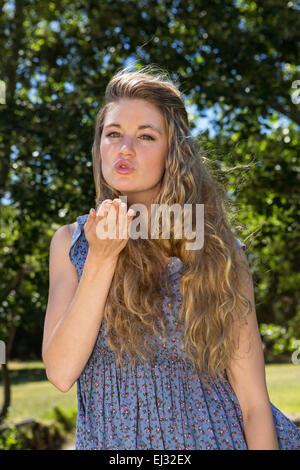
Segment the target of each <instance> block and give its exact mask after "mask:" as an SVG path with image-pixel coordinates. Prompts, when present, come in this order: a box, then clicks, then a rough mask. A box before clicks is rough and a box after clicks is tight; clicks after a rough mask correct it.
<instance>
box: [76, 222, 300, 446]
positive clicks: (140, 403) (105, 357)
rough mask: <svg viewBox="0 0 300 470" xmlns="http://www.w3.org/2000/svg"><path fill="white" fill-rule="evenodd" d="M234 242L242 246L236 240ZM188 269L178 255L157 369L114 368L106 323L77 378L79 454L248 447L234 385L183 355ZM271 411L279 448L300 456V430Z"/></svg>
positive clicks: (80, 259) (83, 249)
mask: <svg viewBox="0 0 300 470" xmlns="http://www.w3.org/2000/svg"><path fill="white" fill-rule="evenodd" d="M87 217H88V214H85V215H82V216H79V217H77V222H78V224H77V228H76V230H75V231H74V233H73V238H72V242H71V246H70V253H69V256H70V259H71V262H72V263H73V264H74V266H75V267H76V269H77V272H78V281H79V280H80V278H81V275H82V271H83V267H84V263H85V259H86V256H87V252H88V242H87V240H86V238H85V234H84V230H83V226H84V224H85V222H86V220H87ZM237 243H238V245H239V246H243V247H244V246H245V245H244V244H242V243H241V242H240V241H239V240H238V239H237ZM183 267H184V264H183V262H182V261H181V260H180V259H179V258H175V257H173V258H171V260H170V261H169V264H168V265H167V267H166V269H165V271H164V274H163V275H167V276H168V282H169V283H170V290H171V292H172V293H173V294H174V295H175V297H173V298H172V302H173V304H172V309H170V306H171V304H170V302H171V298H170V297H167V295H165V293H164V292H162V293H163V294H164V301H163V303H162V305H161V308H162V309H163V311H164V313H165V316H166V322H167V323H166V326H167V331H168V334H169V335H168V338H167V341H166V343H165V344H163V343H162V342H161V344H160V347H159V349H158V351H157V356H156V357H157V359H156V361H155V362H154V363H153V362H152V363H148V362H145V361H142V360H141V361H137V363H136V365H135V367H134V369H133V370H131V368H130V367H128V368H127V367H125V369H124V366H123V367H121V366H118V367H117V366H116V363H115V353H114V352H113V351H112V350H111V348H110V347H109V346H108V344H107V339H106V321H105V319H104V320H103V321H102V324H101V327H100V330H99V334H98V337H97V340H96V343H95V346H94V349H93V351H92V354H91V355H90V357H89V359H88V361H87V364H86V366H85V368H84V369H83V371H82V373H81V375H80V376H79V378H78V380H77V397H78V410H77V426H76V444H75V447H76V450H86V449H90V450H133V449H149V450H151V449H152V450H165V449H168V450H203V449H204V450H205V449H214V450H215V449H220V450H221V449H237V450H240V449H245V450H246V449H247V444H246V440H245V435H244V432H243V419H242V412H241V408H240V405H239V402H238V400H237V398H236V395H235V393H234V391H233V389H232V387H231V385H230V383H229V381H228V380H225V381H223V380H222V381H212V380H210V379H209V380H205V381H203V380H202V378H200V377H199V375H197V373H195V372H193V371H192V364H191V362H190V360H189V359H188V358H187V356H185V354H184V351H183V350H182V349H181V336H182V333H183V325H182V324H181V325H180V322H179V321H178V317H179V311H180V306H181V302H182V297H181V293H180V289H179V280H180V274H181V272H182V269H183ZM174 299H175V300H174ZM171 312H173V313H171ZM178 326H179V327H178ZM180 326H181V327H180ZM271 408H272V412H273V417H274V423H275V427H276V432H277V437H278V442H279V446H280V449H281V450H287V449H298V450H300V430H299V429H298V428H297V427H296V426H295V425H294V423H293V422H292V421H290V420H289V419H288V418H287V417H286V416H285V415H284V414H283V413H282V412H281V411H280V410H278V409H277V408H276V407H275V406H274V405H273V404H271Z"/></svg>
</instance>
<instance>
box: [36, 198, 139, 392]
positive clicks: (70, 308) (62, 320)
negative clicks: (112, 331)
mask: <svg viewBox="0 0 300 470" xmlns="http://www.w3.org/2000/svg"><path fill="white" fill-rule="evenodd" d="M108 201H110V200H108ZM120 202H121V201H120ZM102 209H103V210H102ZM119 210H120V205H119V203H118V202H117V200H114V201H113V202H112V201H110V202H107V201H104V202H103V203H102V205H101V207H100V211H99V213H98V214H96V212H95V211H92V212H91V213H90V214H89V217H88V219H87V222H86V224H85V226H84V231H85V236H86V239H87V241H88V245H89V249H88V254H87V257H86V260H85V264H84V268H83V272H82V276H81V279H80V282H79V283H78V276H77V272H76V269H75V267H74V266H73V264H72V263H71V261H70V259H69V249H70V244H71V232H70V230H69V226H67V225H65V226H63V227H61V228H60V229H58V230H57V231H56V232H55V234H54V235H53V237H52V240H51V245H50V260H49V272H50V274H49V298H48V305H47V311H46V318H45V325H44V338H43V347H42V356H43V361H44V364H45V367H46V373H47V377H48V379H49V381H50V382H52V383H53V385H55V386H56V387H57V388H58V389H59V390H61V391H63V392H67V391H68V390H69V389H70V388H71V387H72V385H73V384H74V382H75V381H76V380H77V378H78V377H79V375H80V374H81V372H82V370H83V369H84V367H85V365H86V363H87V361H88V359H89V357H90V355H91V353H92V350H93V347H94V345H95V342H96V339H97V336H98V333H99V329H100V326H101V322H102V318H103V314H104V308H105V303H106V299H107V296H108V292H109V289H110V285H111V281H112V279H113V275H114V272H115V268H116V264H117V260H118V257H119V253H120V251H121V250H122V249H123V248H124V247H125V246H126V243H127V241H128V238H129V236H127V238H124V239H122V238H120V239H119V238H113V237H111V236H110V235H109V236H106V234H105V238H104V239H102V238H99V231H98V228H99V224H98V223H99V221H102V220H103V219H106V220H105V222H107V220H108V218H107V217H108V215H109V214H112V212H111V211H116V212H115V214H116V219H115V222H114V223H115V226H116V227H119V228H121V229H122V233H124V232H123V228H127V230H128V228H129V223H130V222H131V221H132V218H133V214H130V211H128V213H127V216H126V218H125V219H122V218H120V221H119ZM103 211H104V215H103ZM127 235H128V231H127ZM117 236H118V235H117Z"/></svg>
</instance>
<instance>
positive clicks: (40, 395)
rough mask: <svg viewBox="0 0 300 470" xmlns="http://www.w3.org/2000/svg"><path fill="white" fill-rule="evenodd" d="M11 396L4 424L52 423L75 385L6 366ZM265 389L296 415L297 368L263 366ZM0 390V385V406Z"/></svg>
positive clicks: (37, 366)
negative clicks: (60, 386)
mask: <svg viewBox="0 0 300 470" xmlns="http://www.w3.org/2000/svg"><path fill="white" fill-rule="evenodd" d="M9 369H10V371H11V373H10V376H11V382H12V395H11V407H10V410H9V413H8V416H7V418H6V420H5V421H6V422H11V421H21V420H22V419H24V418H28V417H33V418H36V419H41V420H44V421H48V420H52V419H53V416H54V415H53V409H54V407H56V406H59V407H61V408H63V409H64V410H66V411H70V410H71V409H74V408H75V409H76V408H77V398H76V384H74V385H73V387H72V388H71V390H69V392H67V393H62V392H60V391H59V390H57V389H56V388H55V387H54V385H52V384H51V383H50V382H49V381H48V380H47V377H46V374H45V368H44V365H43V363H42V362H10V363H9ZM266 379H267V387H268V392H269V396H270V400H271V402H272V403H273V404H274V405H275V406H276V407H277V408H278V409H279V410H280V411H282V412H283V413H284V414H290V415H294V414H300V365H294V364H270V365H266ZM2 395H3V386H2V382H0V402H2Z"/></svg>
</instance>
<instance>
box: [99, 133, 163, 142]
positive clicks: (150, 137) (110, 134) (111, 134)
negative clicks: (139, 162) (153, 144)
mask: <svg viewBox="0 0 300 470" xmlns="http://www.w3.org/2000/svg"><path fill="white" fill-rule="evenodd" d="M113 134H117V137H118V136H119V132H110V133H109V134H107V135H106V137H112V138H114V137H116V136H113ZM141 137H148V138H149V139H150V140H154V138H153V137H152V136H151V135H149V134H143V135H141ZM143 140H144V139H143Z"/></svg>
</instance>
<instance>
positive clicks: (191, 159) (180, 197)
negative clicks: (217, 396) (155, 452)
mask: <svg viewBox="0 0 300 470" xmlns="http://www.w3.org/2000/svg"><path fill="white" fill-rule="evenodd" d="M104 98H105V102H104V105H103V107H102V108H101V109H100V111H99V112H98V115H97V120H96V126H95V136H94V142H93V147H92V156H93V172H94V181H95V188H96V209H97V208H98V207H99V205H100V204H101V202H102V201H103V200H105V199H114V198H117V197H120V196H122V194H121V193H120V192H119V191H118V190H116V189H115V188H113V187H111V186H110V185H109V184H107V182H106V181H105V180H104V177H103V174H102V170H101V155H100V140H101V134H102V131H103V126H104V119H105V116H106V113H107V111H108V109H109V108H110V106H111V103H116V102H118V100H120V99H123V98H126V99H130V98H132V99H143V100H146V101H148V102H149V103H151V104H153V105H155V106H156V107H157V108H158V109H159V110H160V112H161V114H162V116H163V118H164V120H165V125H166V129H167V137H168V151H167V155H166V158H165V171H164V174H163V177H162V180H161V187H160V191H159V192H158V195H157V196H156V198H155V199H154V200H153V201H152V203H153V204H154V203H155V204H162V203H164V204H168V205H170V206H171V205H173V204H175V203H177V204H180V205H181V207H182V208H183V207H184V204H192V207H193V210H194V207H195V205H196V204H204V244H203V247H202V248H201V249H200V250H186V249H185V243H186V242H187V241H188V240H187V239H186V238H185V237H184V235H183V237H182V238H181V239H177V238H174V223H173V221H170V222H171V228H170V238H169V239H163V238H161V237H159V238H158V239H138V240H133V239H131V238H129V240H128V243H127V245H126V247H125V248H124V249H123V250H122V251H121V253H120V255H119V259H118V263H117V266H116V270H115V273H114V277H113V280H112V283H111V287H110V290H109V294H108V297H107V302H106V306H105V311H104V318H105V320H106V324H107V340H108V344H109V346H110V348H111V349H112V350H113V351H114V352H115V353H116V361H117V364H120V363H122V360H123V358H124V357H125V356H127V358H128V357H129V358H130V363H131V364H132V365H133V366H134V364H135V363H136V359H138V358H139V359H143V360H150V361H151V360H152V359H153V357H154V356H153V351H154V349H155V348H153V344H152V343H151V341H150V340H149V338H151V337H152V338H153V335H154V336H155V335H158V334H161V335H162V337H163V338H164V340H165V333H166V328H165V318H164V313H163V311H162V309H161V307H160V302H161V301H162V300H163V295H162V293H160V289H161V288H162V289H163V290H164V291H165V292H166V293H167V295H169V296H170V297H172V294H171V292H170V290H169V287H168V283H167V281H168V279H167V277H165V276H162V274H163V273H164V272H165V271H164V270H165V266H164V265H163V263H162V256H161V253H162V252H163V253H164V254H165V255H167V256H168V257H178V258H180V259H181V260H182V261H183V263H184V267H185V268H184V270H183V272H182V274H181V277H180V284H179V286H180V291H181V293H182V304H181V308H180V315H179V320H181V321H183V325H184V334H183V338H182V341H183V343H182V348H183V349H184V350H185V352H186V354H187V356H188V357H189V358H190V360H191V361H192V364H193V366H194V368H195V370H197V372H198V373H199V374H200V375H202V376H203V375H205V376H211V377H214V378H222V377H224V372H225V370H226V368H227V366H228V361H229V360H230V359H231V358H232V356H233V354H234V352H235V349H236V345H237V342H236V339H237V331H238V327H239V325H241V324H242V323H243V322H244V320H245V318H246V316H247V314H248V313H249V312H250V310H251V303H250V301H249V299H247V298H245V297H244V296H243V295H242V293H241V289H240V288H241V286H240V276H239V273H240V269H243V268H244V267H243V266H242V263H241V261H240V258H239V256H238V254H237V251H238V250H237V246H236V245H237V244H236V240H235V236H234V234H233V233H232V229H231V227H230V225H229V222H228V221H227V213H228V211H229V209H230V204H229V202H228V200H227V197H226V191H225V187H224V185H223V184H221V183H219V182H218V181H217V180H216V178H215V177H214V176H213V175H212V174H211V172H210V171H209V162H208V160H207V159H206V157H204V155H203V151H202V149H200V147H199V145H198V144H197V141H196V139H195V138H194V137H193V136H191V134H190V130H189V122H188V115H187V111H186V108H185V105H184V102H183V99H182V97H181V93H180V92H179V90H178V88H177V87H176V86H175V85H174V83H173V82H172V81H171V80H170V79H169V77H168V73H167V72H166V71H164V70H163V69H162V68H159V69H157V68H156V67H155V66H145V67H143V68H142V69H140V70H133V71H128V69H126V68H125V69H122V70H120V71H119V72H117V73H116V75H115V76H114V77H113V78H112V79H111V81H110V82H109V84H108V86H107V88H106V92H105V97H104ZM193 218H194V217H193ZM193 224H194V222H193ZM193 230H195V226H193ZM160 235H161V232H160ZM189 241H190V240H189ZM171 305H172V303H171ZM124 353H125V356H124Z"/></svg>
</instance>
